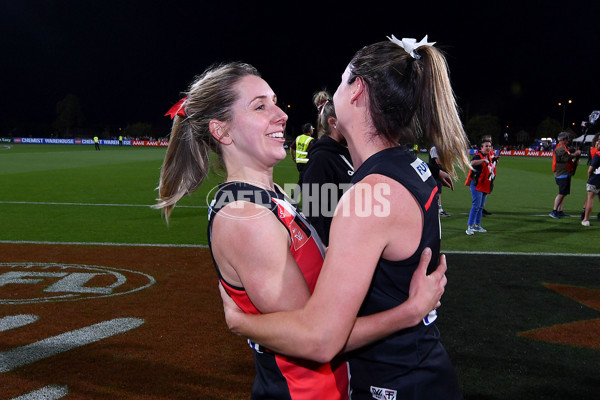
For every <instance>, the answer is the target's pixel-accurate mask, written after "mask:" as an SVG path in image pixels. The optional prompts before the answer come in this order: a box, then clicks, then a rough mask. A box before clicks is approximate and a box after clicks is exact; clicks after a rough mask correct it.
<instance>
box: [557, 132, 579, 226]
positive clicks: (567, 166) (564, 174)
mask: <svg viewBox="0 0 600 400" xmlns="http://www.w3.org/2000/svg"><path fill="white" fill-rule="evenodd" d="M568 145H569V134H568V133H567V132H561V133H560V134H559V135H558V144H557V145H556V147H555V148H554V154H553V157H552V171H553V172H554V180H555V181H556V185H557V186H558V194H557V195H556V198H555V199H554V208H553V209H552V212H551V213H550V217H552V218H556V219H558V218H562V217H570V215H569V214H566V213H565V212H564V211H563V205H564V202H565V197H566V196H568V195H569V194H570V193H571V177H572V176H573V175H574V174H575V170H576V169H577V162H578V161H579V156H580V155H581V151H580V150H577V151H575V152H574V153H571V152H570V151H569V149H568V147H567V146H568Z"/></svg>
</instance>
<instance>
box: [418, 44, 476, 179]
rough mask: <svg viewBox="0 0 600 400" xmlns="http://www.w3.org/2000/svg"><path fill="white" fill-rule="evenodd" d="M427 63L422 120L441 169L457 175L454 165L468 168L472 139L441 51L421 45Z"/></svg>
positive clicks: (454, 175)
mask: <svg viewBox="0 0 600 400" xmlns="http://www.w3.org/2000/svg"><path fill="white" fill-rule="evenodd" d="M419 54H420V55H421V56H422V60H421V61H422V62H423V63H424V71H423V82H422V84H423V90H422V98H421V102H420V104H421V110H420V114H421V120H422V125H423V129H424V132H425V136H426V138H427V139H428V140H429V142H431V143H433V145H434V146H435V147H436V149H437V152H438V156H439V160H440V164H441V167H442V169H444V170H445V171H446V172H448V173H449V174H450V176H452V178H453V179H455V178H456V169H455V164H457V165H458V167H459V168H460V169H461V170H462V171H464V170H465V169H469V166H470V162H469V156H468V154H467V149H468V148H469V140H468V139H467V135H466V133H465V131H464V129H463V125H462V123H461V120H460V116H459V115H458V107H457V105H456V100H455V97H454V92H453V90H452V86H451V84H450V78H449V76H448V65H447V63H446V59H445V58H444V56H443V55H442V53H441V52H440V51H439V50H437V49H436V48H435V47H433V46H423V47H421V48H419Z"/></svg>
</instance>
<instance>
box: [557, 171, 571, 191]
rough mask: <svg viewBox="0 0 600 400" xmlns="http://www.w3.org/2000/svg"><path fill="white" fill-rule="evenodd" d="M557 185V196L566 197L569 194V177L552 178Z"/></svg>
mask: <svg viewBox="0 0 600 400" xmlns="http://www.w3.org/2000/svg"><path fill="white" fill-rule="evenodd" d="M554 180H555V181H556V184H557V185H558V194H562V195H563V196H566V195H568V194H570V193H571V177H570V176H568V177H566V178H554Z"/></svg>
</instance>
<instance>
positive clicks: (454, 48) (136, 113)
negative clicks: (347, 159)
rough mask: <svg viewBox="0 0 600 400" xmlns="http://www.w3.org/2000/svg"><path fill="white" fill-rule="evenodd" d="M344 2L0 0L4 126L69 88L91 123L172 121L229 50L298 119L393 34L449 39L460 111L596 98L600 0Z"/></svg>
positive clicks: (548, 111)
mask: <svg viewBox="0 0 600 400" xmlns="http://www.w3.org/2000/svg"><path fill="white" fill-rule="evenodd" d="M340 3H341V4H343V5H342V6H328V5H326V4H328V3H327V2H324V1H323V2H309V1H303V2H296V1H280V2H268V1H267V2H265V1H263V2H252V1H244V2H238V1H211V2H206V1H196V2H185V3H183V2H178V1H164V2H152V1H127V0H121V1H118V2H117V1H106V0H103V1H96V0H79V1H56V0H46V1H29V0H0V45H1V48H2V53H3V57H2V61H1V62H0V68H1V71H2V74H1V78H0V88H1V90H2V100H1V101H2V104H0V127H2V129H3V130H4V131H3V132H0V136H3V135H5V134H7V133H9V132H6V131H7V130H10V129H12V128H13V127H14V126H16V125H18V124H21V123H45V122H49V123H51V122H52V121H53V120H54V119H55V118H56V112H55V107H56V103H57V102H58V101H59V100H61V99H63V98H64V97H65V96H66V95H67V94H68V93H74V94H76V95H77V96H78V97H79V100H80V102H81V105H82V107H83V112H84V114H85V116H86V122H85V125H86V126H88V127H107V126H109V127H111V128H112V129H115V127H118V126H124V125H126V124H128V123H135V122H149V123H153V124H157V123H158V124H163V123H165V122H168V119H167V118H166V117H163V114H164V113H165V112H166V110H167V109H168V108H169V107H170V106H171V105H172V104H173V103H175V102H176V101H177V100H178V99H179V93H180V92H181V91H183V90H185V89H186V87H187V85H188V84H189V83H190V81H191V80H192V79H193V77H194V76H195V75H197V74H199V73H201V72H202V71H203V70H204V69H205V68H206V67H207V66H208V65H210V64H212V63H213V62H218V61H232V60H241V61H245V62H249V63H251V64H253V65H255V66H256V67H257V68H258V69H259V71H261V73H262V75H263V77H264V78H265V79H266V80H267V82H269V84H270V85H271V87H272V88H273V89H274V90H275V92H276V93H277V94H278V96H279V99H280V100H281V101H283V102H284V103H285V104H291V105H292V108H291V109H290V110H291V111H290V120H289V124H291V125H292V126H294V127H296V128H297V127H299V126H300V125H301V124H302V123H304V122H307V121H313V120H314V118H315V116H316V111H315V110H314V109H313V108H312V104H311V98H312V94H313V92H315V91H316V90H318V89H320V88H323V87H327V88H328V89H329V90H330V91H332V92H333V91H334V90H335V88H336V87H337V85H338V83H339V77H340V75H341V73H342V72H343V70H344V68H345V66H346V64H347V62H348V61H349V60H350V58H351V56H352V55H353V54H354V52H355V51H356V50H358V49H359V48H360V47H362V46H364V45H366V44H369V43H372V42H375V41H379V40H386V39H385V37H386V35H391V34H394V35H396V36H397V37H415V38H417V39H421V38H422V37H423V36H424V35H425V34H428V35H429V39H430V40H433V41H437V43H438V45H439V47H441V48H442V49H444V50H445V52H446V53H447V58H448V61H449V65H450V70H451V79H452V81H453V84H454V90H455V92H456V95H457V97H458V102H459V105H460V107H461V108H462V110H463V116H464V117H465V118H467V117H470V116H473V115H475V114H487V113H492V114H495V115H498V116H499V117H500V122H501V123H502V124H508V125H510V126H511V129H518V128H520V127H525V128H528V129H530V130H531V129H533V128H534V127H535V126H536V125H537V124H538V123H539V122H540V121H541V120H542V119H544V118H545V117H547V116H550V117H553V118H555V119H557V120H559V121H560V120H561V119H562V110H561V109H560V108H559V107H558V105H557V103H558V101H564V100H565V99H572V100H573V101H574V103H573V104H572V105H570V106H569V107H568V108H567V110H566V111H567V122H577V124H579V123H580V122H581V121H582V120H585V119H587V117H588V115H589V114H590V112H591V111H592V110H594V109H599V107H600V85H599V77H598V72H599V69H600V53H599V51H600V50H599V46H598V44H599V43H598V39H599V38H600V35H599V34H598V32H599V29H600V27H599V26H598V21H599V20H600V18H599V17H600V6H599V5H597V4H600V3H597V2H595V1H591V0H590V1H581V2H579V1H566V2H560V3H559V2H556V1H545V2H542V1H527V0H523V1H521V2H513V1H509V2H506V1H505V2H503V1H497V2H485V1H484V2H482V1H473V2H471V1H462V2H456V3H459V4H460V5H453V4H452V3H453V2H450V1H444V2H434V1H428V2H424V1H422V2H414V1H413V2H403V1H393V2H392V1H370V2H359V4H360V5H359V6H351V2H340ZM413 3H414V4H419V5H410V4H413ZM487 3H498V4H495V5H489V4H487ZM520 3H523V4H520ZM525 3H527V4H528V5H524V4H525ZM191 4H193V5H191ZM295 4H297V5H295ZM367 4H368V6H367ZM438 4H439V5H438ZM165 120H167V121H165ZM167 126H168V125H167ZM165 133H166V132H165ZM40 134H43V133H40Z"/></svg>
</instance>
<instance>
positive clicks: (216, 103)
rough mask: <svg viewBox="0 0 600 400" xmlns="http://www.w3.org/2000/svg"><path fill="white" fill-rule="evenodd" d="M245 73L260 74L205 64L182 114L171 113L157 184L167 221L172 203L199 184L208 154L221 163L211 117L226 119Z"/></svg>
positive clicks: (159, 204) (240, 67)
mask: <svg viewBox="0 0 600 400" xmlns="http://www.w3.org/2000/svg"><path fill="white" fill-rule="evenodd" d="M248 75H255V76H260V74H259V73H258V71H257V70H256V68H254V67H253V66H251V65H249V64H245V63H240V62H232V63H227V64H218V65H214V66H211V67H209V68H208V69H207V70H206V71H204V73H203V74H202V75H200V76H198V77H196V78H195V80H194V81H193V83H192V84H191V85H190V88H189V90H188V91H187V92H186V93H184V95H186V96H187V99H186V100H185V102H184V103H183V107H184V111H185V116H175V118H174V120H173V126H172V128H171V135H170V139H169V147H168V148H167V153H166V155H165V159H164V161H163V164H162V167H161V171H160V179H159V184H158V194H159V197H158V199H157V204H155V205H154V206H153V207H154V208H157V209H162V210H163V212H164V214H165V218H166V220H167V222H168V221H169V216H170V215H171V212H172V211H173V207H175V204H176V203H177V202H178V201H179V200H180V199H181V198H182V197H183V196H185V195H186V194H191V193H192V192H194V191H195V190H196V189H198V187H199V186H200V185H201V184H202V182H203V181H204V179H205V178H206V176H207V175H208V172H209V165H210V164H209V153H210V150H212V151H214V152H215V153H216V154H217V156H218V160H219V163H220V164H221V165H222V160H221V152H220V147H219V144H218V143H217V141H216V140H215V138H213V136H212V135H211V133H210V130H209V123H210V121H211V120H218V121H223V122H229V121H231V119H232V111H231V107H232V105H233V103H234V102H235V101H236V100H237V98H238V96H239V95H238V93H237V90H236V87H235V85H236V83H238V82H239V81H240V80H241V79H242V78H243V77H245V76H248Z"/></svg>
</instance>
